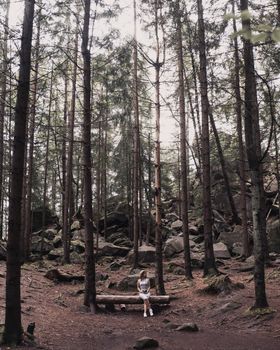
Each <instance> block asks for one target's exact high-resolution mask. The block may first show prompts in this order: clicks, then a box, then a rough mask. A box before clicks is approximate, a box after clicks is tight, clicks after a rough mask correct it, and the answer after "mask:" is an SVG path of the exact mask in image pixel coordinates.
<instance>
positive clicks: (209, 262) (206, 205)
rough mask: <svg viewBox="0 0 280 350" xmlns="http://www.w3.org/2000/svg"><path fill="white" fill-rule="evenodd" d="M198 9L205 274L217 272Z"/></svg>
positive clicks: (201, 27) (199, 0)
mask: <svg viewBox="0 0 280 350" xmlns="http://www.w3.org/2000/svg"><path fill="white" fill-rule="evenodd" d="M197 8H198V9H197V11H198V40H199V58H200V75H199V78H200V93H201V111H202V167H203V174H202V175H203V219H204V245H205V263H204V275H205V276H207V275H211V274H216V273H217V268H216V263H215V257H214V250H213V236H212V204H211V181H210V145H209V101H208V82H207V61H206V53H205V52H206V48H205V29H204V19H203V7H202V0H197Z"/></svg>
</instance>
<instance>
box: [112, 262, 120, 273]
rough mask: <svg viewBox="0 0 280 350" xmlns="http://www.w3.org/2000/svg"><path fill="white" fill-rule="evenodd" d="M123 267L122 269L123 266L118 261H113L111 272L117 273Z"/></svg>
mask: <svg viewBox="0 0 280 350" xmlns="http://www.w3.org/2000/svg"><path fill="white" fill-rule="evenodd" d="M121 267H122V265H121V264H120V263H118V262H117V261H113V262H112V263H111V264H110V270H111V271H117V270H119V269H120V268H121Z"/></svg>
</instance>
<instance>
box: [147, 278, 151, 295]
mask: <svg viewBox="0 0 280 350" xmlns="http://www.w3.org/2000/svg"><path fill="white" fill-rule="evenodd" d="M148 281H149V284H148V286H149V287H148V293H149V292H150V289H151V283H150V279H149V278H148Z"/></svg>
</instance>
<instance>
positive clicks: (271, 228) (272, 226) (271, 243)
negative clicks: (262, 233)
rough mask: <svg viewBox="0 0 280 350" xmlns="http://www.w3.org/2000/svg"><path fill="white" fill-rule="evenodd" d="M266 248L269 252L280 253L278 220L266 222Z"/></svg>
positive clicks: (279, 226)
mask: <svg viewBox="0 0 280 350" xmlns="http://www.w3.org/2000/svg"><path fill="white" fill-rule="evenodd" d="M267 235H268V248H269V251H270V252H275V253H280V220H279V219H278V220H274V221H269V222H268V223H267Z"/></svg>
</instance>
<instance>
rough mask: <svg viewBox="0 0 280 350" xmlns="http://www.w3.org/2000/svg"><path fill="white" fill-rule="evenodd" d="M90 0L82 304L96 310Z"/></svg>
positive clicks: (85, 62)
mask: <svg viewBox="0 0 280 350" xmlns="http://www.w3.org/2000/svg"><path fill="white" fill-rule="evenodd" d="M90 8H91V0H85V2H84V21H83V31H82V55H83V95H84V101H83V116H84V120H83V156H84V158H83V162H84V169H83V171H84V220H85V245H86V265H85V269H86V271H85V297H84V304H85V305H87V306H89V307H90V308H91V310H92V311H95V310H96V286H95V256H94V250H93V212H92V177H91V167H92V161H91V74H90V72H91V63H90V61H91V60H90V50H89V47H88V44H89V24H90Z"/></svg>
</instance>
